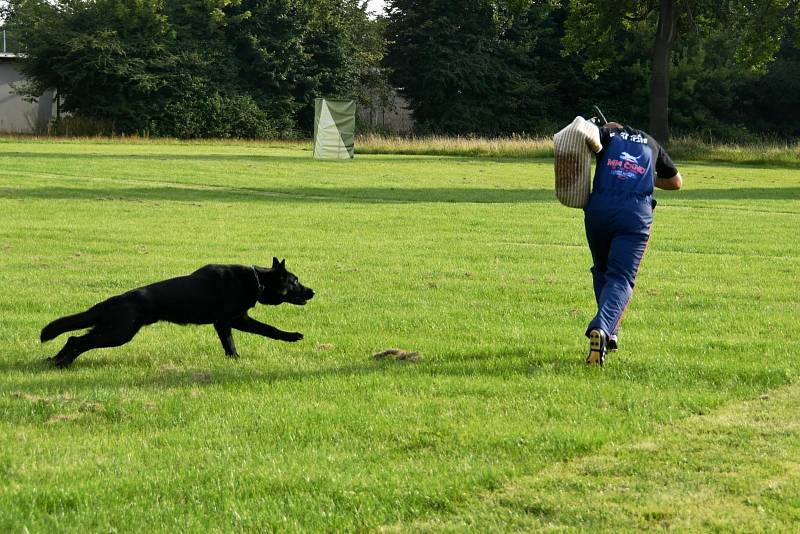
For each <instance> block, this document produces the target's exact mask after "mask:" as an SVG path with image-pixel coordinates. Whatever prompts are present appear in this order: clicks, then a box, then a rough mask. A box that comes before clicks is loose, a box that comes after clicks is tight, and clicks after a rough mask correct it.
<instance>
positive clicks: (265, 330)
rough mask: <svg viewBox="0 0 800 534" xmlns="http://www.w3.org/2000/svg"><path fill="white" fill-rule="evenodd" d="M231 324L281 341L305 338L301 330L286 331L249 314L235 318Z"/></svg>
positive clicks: (236, 327) (244, 330) (243, 330)
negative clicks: (259, 320)
mask: <svg viewBox="0 0 800 534" xmlns="http://www.w3.org/2000/svg"><path fill="white" fill-rule="evenodd" d="M231 326H233V327H234V328H235V329H237V330H241V331H242V332H250V333H251V334H258V335H260V336H265V337H269V338H272V339H278V340H280V341H290V342H294V341H300V340H301V339H303V334H301V333H300V332H284V331H283V330H278V329H277V328H275V327H274V326H270V325H268V324H264V323H260V322H258V321H256V320H255V319H253V318H252V317H249V316H247V315H243V316H241V317H239V318H237V319H236V320H234V321H233V323H232V325H231Z"/></svg>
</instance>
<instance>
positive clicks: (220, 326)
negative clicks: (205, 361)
mask: <svg viewBox="0 0 800 534" xmlns="http://www.w3.org/2000/svg"><path fill="white" fill-rule="evenodd" d="M214 330H216V331H217V335H218V336H219V340H220V341H221V342H222V348H223V349H225V355H226V356H228V357H229V358H238V357H239V353H238V352H236V344H235V343H234V342H233V333H232V332H231V326H230V325H229V324H225V323H214Z"/></svg>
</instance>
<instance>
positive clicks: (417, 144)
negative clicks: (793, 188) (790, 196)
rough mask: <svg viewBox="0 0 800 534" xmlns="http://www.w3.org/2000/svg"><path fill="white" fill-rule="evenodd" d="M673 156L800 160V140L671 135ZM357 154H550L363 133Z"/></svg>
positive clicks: (490, 142) (533, 148)
mask: <svg viewBox="0 0 800 534" xmlns="http://www.w3.org/2000/svg"><path fill="white" fill-rule="evenodd" d="M667 150H668V151H669V154H670V156H672V158H673V159H680V160H689V161H708V162H714V163H738V164H758V165H790V166H794V165H797V164H800V142H798V141H795V142H784V143H780V142H769V141H764V142H758V143H751V144H732V143H731V144H717V143H709V142H707V141H703V140H701V139H699V138H697V137H692V136H683V137H676V138H673V139H672V140H671V141H670V143H669V145H668V146H667ZM356 152H357V153H360V154H407V155H425V156H462V157H463V156H467V157H476V156H486V157H505V158H552V157H553V140H552V138H550V137H526V136H512V137H498V138H483V137H446V136H429V137H391V136H384V135H376V134H369V135H362V136H358V137H357V138H356Z"/></svg>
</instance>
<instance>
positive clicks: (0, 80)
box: [0, 54, 53, 133]
mask: <svg viewBox="0 0 800 534" xmlns="http://www.w3.org/2000/svg"><path fill="white" fill-rule="evenodd" d="M15 63H16V56H15V55H14V54H0V133H45V132H47V126H48V124H49V123H50V120H51V119H52V117H53V92H52V91H47V92H46V93H45V94H43V95H42V96H41V97H39V99H38V101H37V102H26V101H25V100H24V99H23V97H22V96H20V95H18V94H15V93H14V86H15V85H17V84H18V83H22V82H24V77H23V76H22V74H21V73H20V72H19V71H18V70H17V69H16V66H15Z"/></svg>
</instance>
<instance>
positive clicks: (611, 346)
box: [608, 334, 619, 352]
mask: <svg viewBox="0 0 800 534" xmlns="http://www.w3.org/2000/svg"><path fill="white" fill-rule="evenodd" d="M617 350H619V340H617V334H611V337H609V338H608V351H609V352H616V351H617Z"/></svg>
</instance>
